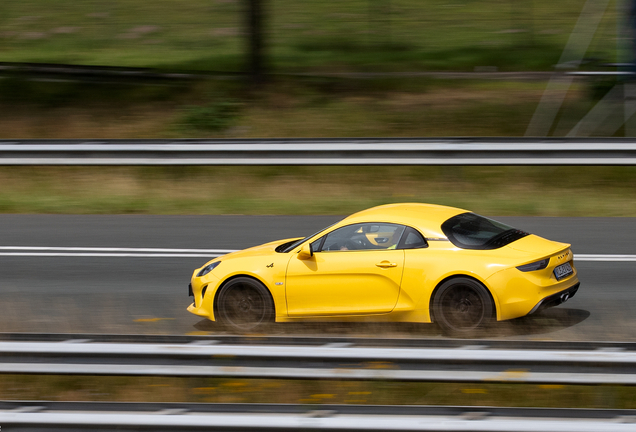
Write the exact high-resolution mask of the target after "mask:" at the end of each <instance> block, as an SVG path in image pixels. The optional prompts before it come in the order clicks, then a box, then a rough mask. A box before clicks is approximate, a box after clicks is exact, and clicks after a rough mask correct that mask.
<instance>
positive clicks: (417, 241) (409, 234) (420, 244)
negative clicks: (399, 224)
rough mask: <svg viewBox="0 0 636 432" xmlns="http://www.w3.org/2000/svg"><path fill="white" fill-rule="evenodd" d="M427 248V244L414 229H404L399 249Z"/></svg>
mask: <svg viewBox="0 0 636 432" xmlns="http://www.w3.org/2000/svg"><path fill="white" fill-rule="evenodd" d="M425 247H428V243H427V242H426V240H425V239H424V237H423V236H422V234H420V233H419V232H418V231H417V230H416V229H414V228H411V227H406V231H404V236H402V241H401V242H400V245H399V249H418V248H425Z"/></svg>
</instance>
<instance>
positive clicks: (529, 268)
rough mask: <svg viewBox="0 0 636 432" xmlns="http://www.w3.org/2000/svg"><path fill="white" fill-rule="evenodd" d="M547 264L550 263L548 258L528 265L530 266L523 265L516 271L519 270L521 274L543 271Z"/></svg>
mask: <svg viewBox="0 0 636 432" xmlns="http://www.w3.org/2000/svg"><path fill="white" fill-rule="evenodd" d="M549 262H550V258H546V259H542V260H541V261H535V262H533V263H530V264H524V265H522V266H519V267H517V269H518V270H521V271H522V272H531V271H535V270H543V269H544V268H546V267H547V266H548V263H549Z"/></svg>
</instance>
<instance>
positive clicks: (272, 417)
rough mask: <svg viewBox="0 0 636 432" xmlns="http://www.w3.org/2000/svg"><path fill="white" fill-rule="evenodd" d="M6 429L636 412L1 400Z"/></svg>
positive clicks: (384, 426)
mask: <svg viewBox="0 0 636 432" xmlns="http://www.w3.org/2000/svg"><path fill="white" fill-rule="evenodd" d="M0 424H1V425H2V427H3V428H6V429H7V430H11V431H13V430H24V429H28V430H29V431H39V430H46V431H52V430H64V431H67V430H78V429H79V430H92V429H91V427H92V428H99V430H101V431H109V430H118V431H119V430H122V429H126V430H140V429H143V430H147V429H151V430H162V431H176V430H178V431H184V430H207V431H219V430H223V431H235V430H241V431H245V430H250V431H298V430H303V431H312V430H315V431H320V430H332V431H333V430H335V431H345V430H346V431H446V432H452V431H458V432H459V431H482V432H507V431H509V432H512V431H515V432H517V431H522V432H523V431H525V432H585V431H595V432H596V431H604V432H624V431H633V430H634V427H635V426H636V410H603V409H592V410H583V409H547V408H494V407H452V406H448V407H442V406H386V405H381V406H377V405H367V406H363V405H320V406H313V407H309V406H302V405H283V404H281V405H277V404H188V403H113V402H41V401H16V402H0Z"/></svg>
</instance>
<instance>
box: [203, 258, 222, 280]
mask: <svg viewBox="0 0 636 432" xmlns="http://www.w3.org/2000/svg"><path fill="white" fill-rule="evenodd" d="M219 264H221V261H214V262H213V263H210V264H208V265H206V266H205V267H203V268H202V269H201V270H199V273H197V277H201V276H205V275H206V274H208V273H210V272H211V271H212V270H214V269H215V268H216V267H217V266H218V265H219Z"/></svg>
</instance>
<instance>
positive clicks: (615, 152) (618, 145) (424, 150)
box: [0, 138, 636, 165]
mask: <svg viewBox="0 0 636 432" xmlns="http://www.w3.org/2000/svg"><path fill="white" fill-rule="evenodd" d="M0 165H636V140H632V139H620V138H616V139H614V138H612V139H575V138H572V139H564V138H554V139H550V138H545V139H523V138H519V139H505V138H456V139H442V138H439V139H434V138H433V139H423V138H422V139H419V138H413V139H399V138H387V139H375V138H373V139H372V138H369V139H362V138H361V139H357V138H352V139H345V138H343V139H263V140H258V139H255V140H92V141H88V140H44V141H42V140H3V141H0Z"/></svg>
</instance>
